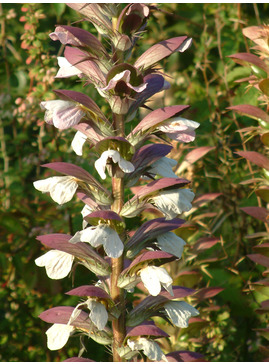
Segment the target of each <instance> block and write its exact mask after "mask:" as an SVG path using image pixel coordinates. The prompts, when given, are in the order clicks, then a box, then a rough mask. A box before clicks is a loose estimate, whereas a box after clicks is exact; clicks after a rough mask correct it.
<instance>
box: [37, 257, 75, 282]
mask: <svg viewBox="0 0 269 364" xmlns="http://www.w3.org/2000/svg"><path fill="white" fill-rule="evenodd" d="M73 261H74V256H73V255H71V254H68V253H65V252H62V251H59V250H50V251H48V252H47V253H45V254H44V255H41V257H39V258H37V259H36V260H35V264H36V265H37V266H39V267H45V268H46V273H47V275H48V277H49V278H51V279H62V278H65V277H67V276H68V274H69V273H70V272H71V269H72V264H73Z"/></svg>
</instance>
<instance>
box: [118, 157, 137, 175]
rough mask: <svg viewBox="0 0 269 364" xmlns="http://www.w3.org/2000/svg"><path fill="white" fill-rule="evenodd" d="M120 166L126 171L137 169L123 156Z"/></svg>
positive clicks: (130, 171)
mask: <svg viewBox="0 0 269 364" xmlns="http://www.w3.org/2000/svg"><path fill="white" fill-rule="evenodd" d="M119 167H120V169H121V170H122V171H123V172H125V173H132V172H133V171H134V170H135V167H134V165H133V164H132V163H131V162H129V161H127V160H125V159H124V158H122V157H121V159H120V161H119Z"/></svg>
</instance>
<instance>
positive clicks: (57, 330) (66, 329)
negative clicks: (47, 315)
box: [46, 324, 73, 350]
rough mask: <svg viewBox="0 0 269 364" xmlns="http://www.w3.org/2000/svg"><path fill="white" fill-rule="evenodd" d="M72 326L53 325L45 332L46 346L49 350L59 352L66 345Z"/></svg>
mask: <svg viewBox="0 0 269 364" xmlns="http://www.w3.org/2000/svg"><path fill="white" fill-rule="evenodd" d="M72 331H73V326H69V325H63V324H54V325H52V326H51V327H50V328H49V329H48V330H47V331H46V335H47V345H48V348H49V349H50V350H59V349H61V348H62V347H64V346H65V344H66V343H67V341H68V339H69V336H70V334H71V332H72Z"/></svg>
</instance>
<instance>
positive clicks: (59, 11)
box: [52, 3, 66, 19]
mask: <svg viewBox="0 0 269 364" xmlns="http://www.w3.org/2000/svg"><path fill="white" fill-rule="evenodd" d="M52 5H53V7H54V9H55V10H56V13H57V18H58V19H59V18H60V16H61V15H62V14H63V13H64V11H65V8H66V4H63V3H53V4H52Z"/></svg>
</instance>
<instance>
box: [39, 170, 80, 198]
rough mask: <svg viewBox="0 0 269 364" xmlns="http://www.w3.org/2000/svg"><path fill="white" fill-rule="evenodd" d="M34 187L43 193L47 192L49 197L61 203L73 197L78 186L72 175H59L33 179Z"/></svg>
mask: <svg viewBox="0 0 269 364" xmlns="http://www.w3.org/2000/svg"><path fill="white" fill-rule="evenodd" d="M34 187H35V188H36V189H37V190H38V191H41V192H43V193H44V192H49V193H50V196H51V198H52V199H53V200H54V201H55V202H57V203H58V204H59V205H62V204H63V203H65V202H68V201H70V200H71V199H72V198H73V196H74V194H75V193H76V190H77V188H78V183H77V181H76V179H75V178H74V177H71V176H60V177H49V178H46V179H42V180H39V181H35V182H34Z"/></svg>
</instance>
